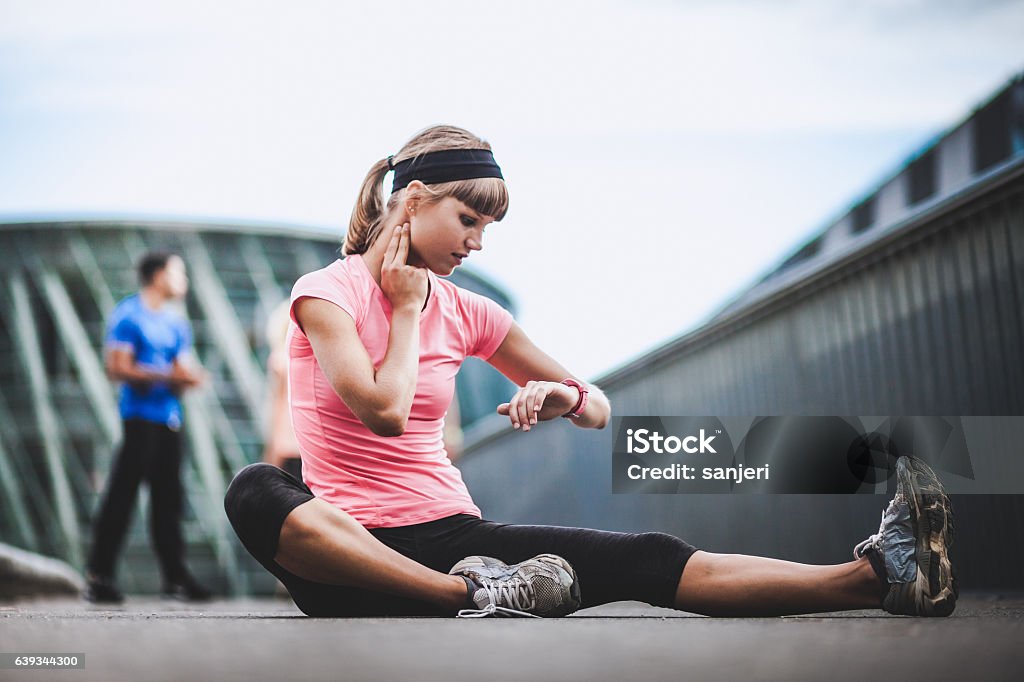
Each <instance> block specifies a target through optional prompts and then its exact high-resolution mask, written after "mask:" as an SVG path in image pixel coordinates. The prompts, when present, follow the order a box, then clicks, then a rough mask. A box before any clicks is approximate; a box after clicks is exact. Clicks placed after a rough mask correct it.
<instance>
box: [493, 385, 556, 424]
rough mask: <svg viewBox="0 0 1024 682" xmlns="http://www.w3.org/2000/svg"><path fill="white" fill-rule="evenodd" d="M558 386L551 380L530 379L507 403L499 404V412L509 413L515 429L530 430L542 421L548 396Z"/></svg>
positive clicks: (502, 413)
mask: <svg viewBox="0 0 1024 682" xmlns="http://www.w3.org/2000/svg"><path fill="white" fill-rule="evenodd" d="M557 387H558V385H557V384H552V383H551V382H550V381H528V382H527V383H526V385H525V386H523V387H522V388H520V389H519V390H517V391H516V393H515V395H513V396H512V399H511V400H509V401H508V402H507V403H502V404H501V405H498V414H501V415H508V417H509V419H510V420H511V422H512V428H513V429H520V428H521V429H522V430H523V431H529V430H530V426H532V425H534V424H536V423H537V422H539V421H540V414H541V410H542V409H543V408H544V403H545V401H546V400H547V397H548V396H549V395H551V393H552V391H554V390H555V389H556V388H557Z"/></svg>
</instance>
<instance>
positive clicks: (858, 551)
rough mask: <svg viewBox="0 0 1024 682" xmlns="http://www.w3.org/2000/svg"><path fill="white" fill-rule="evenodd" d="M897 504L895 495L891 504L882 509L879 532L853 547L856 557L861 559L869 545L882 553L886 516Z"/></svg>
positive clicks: (854, 556)
mask: <svg viewBox="0 0 1024 682" xmlns="http://www.w3.org/2000/svg"><path fill="white" fill-rule="evenodd" d="M896 504H897V498H895V497H894V498H893V499H892V500H890V502H889V506H888V507H886V508H885V509H883V510H882V522H881V523H879V524H878V532H877V533H875V534H874V535H869V536H868V537H867V538H865V539H864V540H861V541H860V542H858V543H857V546H856V547H854V548H853V558H854V559H860V558H861V557H862V556H864V552H866V551H867V550H868V548H869V547H871V548H873V549H874V550H875V551H876V552H878V553H879V554H881V552H882V543H881V540H882V534H883V533H884V532H885V521H886V516H888V515H889V513H890V512H891V511H892V510H893V509H894V508H895V507H896Z"/></svg>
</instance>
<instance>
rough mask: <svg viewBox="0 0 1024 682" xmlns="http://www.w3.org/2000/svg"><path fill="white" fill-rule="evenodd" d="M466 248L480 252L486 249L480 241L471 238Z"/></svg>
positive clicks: (467, 241)
mask: <svg viewBox="0 0 1024 682" xmlns="http://www.w3.org/2000/svg"><path fill="white" fill-rule="evenodd" d="M466 248H467V249H470V250H471V251H479V250H480V249H482V248H484V245H483V244H481V243H480V242H479V241H478V240H476V239H473V238H472V237H470V238H469V239H467V240H466Z"/></svg>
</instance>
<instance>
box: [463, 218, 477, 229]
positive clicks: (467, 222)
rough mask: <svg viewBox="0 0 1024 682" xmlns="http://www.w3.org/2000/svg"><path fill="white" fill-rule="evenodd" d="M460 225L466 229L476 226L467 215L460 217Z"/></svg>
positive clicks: (474, 221)
mask: <svg viewBox="0 0 1024 682" xmlns="http://www.w3.org/2000/svg"><path fill="white" fill-rule="evenodd" d="M462 224H463V225H465V226H466V227H473V226H474V225H476V220H474V219H473V218H470V217H469V216H468V215H464V216H462Z"/></svg>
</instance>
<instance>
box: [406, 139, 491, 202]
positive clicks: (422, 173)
mask: <svg viewBox="0 0 1024 682" xmlns="http://www.w3.org/2000/svg"><path fill="white" fill-rule="evenodd" d="M388 169H390V170H394V171H395V181H394V182H393V183H392V185H391V193H392V194H394V193H395V192H397V191H398V190H400V189H402V188H404V187H405V186H406V185H408V184H409V183H410V182H412V181H413V180H419V181H420V182H422V183H423V184H424V185H436V184H437V183H439V182H451V181H453V180H471V179H473V178H501V179H502V180H504V176H502V174H501V169H500V168H498V164H496V163H495V162H494V154H492V153H491V151H490V150H489V149H442V150H441V151H437V152H428V153H426V154H421V155H419V156H414V157H412V158H410V159H405V160H404V161H399V162H398V163H392V157H390V156H389V157H388Z"/></svg>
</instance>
